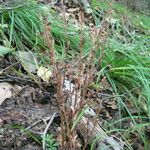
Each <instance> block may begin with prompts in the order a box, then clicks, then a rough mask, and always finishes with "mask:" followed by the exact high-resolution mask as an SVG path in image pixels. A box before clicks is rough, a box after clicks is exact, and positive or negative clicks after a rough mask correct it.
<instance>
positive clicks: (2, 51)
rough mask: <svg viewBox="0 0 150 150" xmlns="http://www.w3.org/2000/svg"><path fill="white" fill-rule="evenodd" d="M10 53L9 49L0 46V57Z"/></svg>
mask: <svg viewBox="0 0 150 150" xmlns="http://www.w3.org/2000/svg"><path fill="white" fill-rule="evenodd" d="M10 51H11V49H10V48H8V47H4V46H1V45H0V56H4V55H6V54H7V53H9V52H10Z"/></svg>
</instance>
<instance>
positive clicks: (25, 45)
mask: <svg viewBox="0 0 150 150" xmlns="http://www.w3.org/2000/svg"><path fill="white" fill-rule="evenodd" d="M60 5H61V4H60ZM70 7H71V6H70ZM80 7H81V6H80ZM80 7H79V6H78V5H73V9H77V10H70V12H69V8H68V6H67V5H66V4H65V3H64V4H62V5H61V6H60V9H58V8H55V7H54V6H53V5H51V4H43V3H41V2H37V1H34V0H32V1H26V2H25V3H23V4H22V5H20V6H19V7H16V6H9V7H8V6H5V7H4V6H3V5H1V6H0V56H1V57H7V56H13V57H14V58H16V56H18V51H19V52H20V51H27V52H30V53H32V55H36V57H37V58H38V62H37V63H36V66H37V70H38V69H39V67H40V66H44V67H46V68H48V69H49V70H50V71H51V74H52V75H51V77H50V79H49V81H47V80H46V81H45V82H46V84H54V87H55V90H56V101H57V104H58V110H59V114H60V127H61V129H60V135H61V137H60V138H59V140H60V141H58V140H57V139H54V138H53V136H52V135H51V133H49V134H47V135H45V137H43V138H42V139H43V140H40V141H41V142H42V141H44V139H45V142H47V141H48V142H47V144H45V145H43V147H44V146H46V147H47V149H51V150H52V149H54V150H55V149H57V148H56V147H58V145H59V146H60V147H63V148H64V149H68V150H69V149H77V147H80V149H91V150H92V149H93V150H94V149H95V145H96V143H97V141H98V140H99V136H98V135H97V137H95V138H94V139H92V142H91V141H88V140H87V139H86V138H85V137H83V139H84V142H81V143H80V142H79V141H78V138H79V137H78V134H77V130H78V128H79V127H78V126H80V121H81V120H82V117H84V116H86V115H87V114H86V112H85V110H86V108H90V109H92V111H94V113H95V117H93V116H92V118H93V120H94V121H93V124H94V127H95V128H96V123H97V122H98V124H100V122H101V120H103V121H102V122H103V123H102V125H101V127H102V128H103V130H104V131H105V133H106V134H108V135H113V137H114V139H115V140H117V141H118V143H120V145H121V144H122V145H123V149H131V150H132V149H136V147H135V145H136V144H135V143H136V142H137V141H138V142H139V143H140V146H142V149H145V150H148V149H149V140H150V138H149V135H150V129H149V126H150V122H149V120H150V67H149V66H150V17H149V16H148V15H147V14H144V13H143V12H137V11H133V10H131V9H129V8H127V7H125V6H124V5H123V4H121V3H119V2H111V1H109V0H105V1H103V0H92V2H91V8H92V13H91V14H87V13H85V12H84V9H83V8H82V9H80ZM34 63H35V62H34ZM25 71H26V72H27V74H28V75H29V77H30V78H31V79H32V80H33V81H34V82H36V83H37V85H38V86H40V87H41V88H42V84H41V81H40V82H39V79H37V75H36V73H32V72H31V71H29V70H27V69H25ZM25 71H23V72H22V71H21V70H14V72H15V73H16V74H17V75H18V76H19V77H22V76H23V74H24V72H25ZM0 75H1V74H0ZM66 80H67V81H70V82H69V84H70V85H69V89H70V91H69V92H70V94H68V95H69V96H68V95H67V94H66V91H65V90H64V86H65V82H66ZM42 82H44V81H42ZM72 84H73V85H72ZM71 86H74V89H75V92H73V91H71V88H72V87H71ZM92 91H93V92H94V93H96V94H99V95H100V99H101V102H102V101H103V99H107V100H108V103H109V101H110V103H111V100H112V99H113V101H114V103H115V104H114V103H113V104H110V105H111V106H110V107H111V108H112V109H113V110H115V113H114V114H113V115H112V116H110V115H109V113H107V112H106V116H105V117H106V118H107V119H105V117H102V114H101V113H102V112H101V108H100V104H95V101H96V98H95V97H93V96H92V94H91V93H92ZM89 93H90V94H89ZM66 95H67V96H66ZM73 97H76V98H75V102H72V101H73ZM66 99H71V100H72V101H71V104H68V102H67V100H66ZM72 103H73V104H72ZM97 105H98V106H97ZM96 106H97V107H96ZM107 109H108V110H106V111H108V112H109V108H107ZM90 118H91V117H90ZM94 127H93V128H94ZM24 132H25V131H24ZM25 133H26V132H25ZM85 134H86V133H85ZM87 137H88V136H87ZM51 139H52V140H51ZM45 142H44V143H45ZM48 143H50V144H48ZM79 143H80V144H79ZM79 145H80V146H79ZM49 147H50V148H49ZM109 147H111V146H110V145H109ZM105 148H106V147H104V148H103V146H102V149H105ZM138 148H139V147H138ZM138 148H137V149H138ZM43 149H44V148H43ZM106 149H107V148H106Z"/></svg>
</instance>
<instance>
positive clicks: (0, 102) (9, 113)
mask: <svg viewBox="0 0 150 150" xmlns="http://www.w3.org/2000/svg"><path fill="white" fill-rule="evenodd" d="M61 7H62V6H61V4H60V3H58V4H57V5H56V7H54V8H53V10H55V11H56V12H59V15H60V16H61V15H63V14H62V12H61V11H60V10H61V9H62V8H61ZM65 7H66V10H65V11H66V12H65V15H66V17H67V15H68V14H69V13H70V14H71V15H72V18H73V19H74V23H77V22H79V21H80V19H81V18H78V16H77V15H76V13H78V10H79V9H80V8H79V6H73V7H72V5H71V4H70V3H67V4H66V6H65ZM81 10H82V13H83V14H84V15H85V16H84V17H85V20H84V21H85V24H86V25H87V26H88V27H92V26H94V23H93V20H94V18H93V16H92V15H90V14H87V13H85V11H84V9H83V8H82V9H81ZM70 14H69V15H70ZM137 30H138V29H137ZM73 34H74V33H73ZM71 63H72V62H71ZM16 70H17V71H16ZM18 70H19V71H18ZM75 71H76V70H75ZM20 72H21V74H20ZM34 77H35V78H36V80H34V79H33V78H31V76H30V74H28V72H27V71H26V69H25V68H24V66H23V65H22V63H21V62H20V61H19V60H18V59H16V57H14V56H12V55H9V54H7V55H5V56H2V57H0V150H42V149H43V148H42V137H41V136H42V135H43V133H44V131H45V130H46V128H47V126H48V123H49V121H50V120H51V118H52V116H53V115H54V114H55V117H54V119H53V121H52V124H51V125H50V126H49V131H50V134H51V135H53V138H52V139H50V140H54V141H56V142H58V143H59V142H60V141H61V139H60V123H61V118H60V110H59V105H58V101H57V92H56V86H57V85H56V82H55V79H53V82H52V83H51V82H49V83H48V84H47V83H46V82H44V81H43V80H42V79H41V78H40V77H39V76H38V75H37V74H34ZM54 78H55V77H54ZM72 80H74V77H72ZM36 81H38V82H36ZM73 82H74V81H73ZM101 82H103V85H104V86H103V88H101V89H98V90H95V89H94V90H93V89H91V88H90V89H88V90H87V93H86V97H85V98H86V99H87V101H88V99H89V98H90V101H92V105H93V106H91V107H92V109H93V110H94V111H95V112H96V111H97V112H98V114H97V116H96V117H97V120H98V122H99V124H100V126H101V127H102V128H103V127H104V126H105V125H106V124H107V122H109V121H111V120H112V121H113V120H115V119H116V117H117V116H118V114H119V109H120V107H119V106H118V104H117V101H116V97H115V96H114V92H113V90H112V87H111V85H110V83H108V80H107V79H106V78H105V77H104V78H102V80H101ZM126 106H127V107H128V110H129V111H130V113H131V114H132V115H133V114H137V110H136V109H134V107H133V106H132V105H131V104H130V103H128V102H127V103H126ZM136 121H137V122H138V121H139V120H138V119H137V120H136ZM144 122H145V123H147V119H145V121H144ZM121 125H122V126H123V127H124V129H126V128H128V126H129V125H130V126H132V120H130V119H126V120H124V121H122V124H121ZM116 126H118V125H116ZM108 128H109V127H108ZM140 132H141V131H140ZM143 132H145V133H146V134H145V135H146V138H147V141H149V142H150V128H149V127H148V126H146V129H144V130H143ZM111 136H113V137H115V139H117V140H116V141H117V142H118V143H120V144H122V143H123V142H121V141H122V140H123V139H122V136H121V134H120V133H119V132H113V133H111ZM118 139H120V140H118ZM82 140H83V139H82V138H81V139H79V143H80V144H79V149H82V148H81V147H82V146H81V143H82ZM126 142H127V143H128V144H130V146H129V147H130V148H129V147H128V146H126V144H125V147H126V148H124V149H135V150H136V149H138V150H144V143H143V141H141V140H140V138H139V136H137V134H131V135H130V136H129V137H128V141H125V143H126ZM53 144H54V143H52V145H53ZM59 145H60V143H59ZM88 146H89V145H88ZM88 146H87V147H86V148H85V149H87V150H88V149H90V148H89V147H88ZM56 147H57V146H56ZM53 148H54V150H55V146H54V147H53ZM53 148H52V150H53ZM57 149H63V148H62V147H61V146H59V147H57ZM49 150H51V148H49Z"/></svg>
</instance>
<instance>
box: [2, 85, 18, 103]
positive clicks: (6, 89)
mask: <svg viewBox="0 0 150 150" xmlns="http://www.w3.org/2000/svg"><path fill="white" fill-rule="evenodd" d="M19 89H21V87H19V86H17V85H16V86H15V85H11V84H9V83H7V82H2V83H0V105H1V104H2V103H3V101H4V100H5V99H7V98H10V97H12V96H13V94H14V93H15V91H17V90H19Z"/></svg>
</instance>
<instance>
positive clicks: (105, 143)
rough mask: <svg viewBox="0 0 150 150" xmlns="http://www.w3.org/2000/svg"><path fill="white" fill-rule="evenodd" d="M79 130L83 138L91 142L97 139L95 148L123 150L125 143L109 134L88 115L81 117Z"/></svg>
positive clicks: (97, 149) (95, 149)
mask: <svg viewBox="0 0 150 150" xmlns="http://www.w3.org/2000/svg"><path fill="white" fill-rule="evenodd" d="M77 130H79V132H80V134H81V135H82V137H83V139H84V140H85V141H89V143H90V144H92V143H93V142H94V140H95V139H96V140H95V141H96V142H95V147H94V150H101V149H103V150H123V143H119V142H117V141H116V140H115V139H114V138H113V137H111V136H109V135H107V133H106V132H105V131H104V130H103V129H102V128H101V127H100V126H99V125H98V124H94V121H91V120H90V119H88V118H86V117H83V118H82V119H81V121H80V122H79V124H78V127H77Z"/></svg>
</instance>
